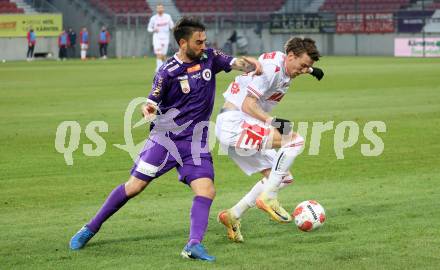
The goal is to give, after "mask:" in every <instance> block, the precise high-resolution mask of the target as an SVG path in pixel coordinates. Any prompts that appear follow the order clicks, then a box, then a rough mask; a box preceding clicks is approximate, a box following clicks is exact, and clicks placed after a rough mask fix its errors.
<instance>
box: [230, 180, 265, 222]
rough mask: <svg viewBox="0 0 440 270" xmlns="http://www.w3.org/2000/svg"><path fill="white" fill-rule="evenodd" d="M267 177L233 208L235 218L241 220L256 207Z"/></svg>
mask: <svg viewBox="0 0 440 270" xmlns="http://www.w3.org/2000/svg"><path fill="white" fill-rule="evenodd" d="M265 181H266V177H264V178H263V179H261V180H260V181H258V182H257V183H256V184H255V185H254V186H253V187H252V189H251V190H250V191H249V192H248V193H247V194H246V195H244V197H243V198H241V200H240V201H239V202H238V203H237V204H236V205H234V206H233V207H232V208H231V211H232V214H233V215H234V217H235V218H240V217H241V216H242V215H243V214H244V213H245V212H246V211H247V210H248V209H249V208H252V207H254V206H255V200H256V199H257V197H258V196H259V195H260V193H261V192H262V191H263V189H264V182H265Z"/></svg>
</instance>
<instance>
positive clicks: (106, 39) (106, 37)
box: [98, 26, 110, 59]
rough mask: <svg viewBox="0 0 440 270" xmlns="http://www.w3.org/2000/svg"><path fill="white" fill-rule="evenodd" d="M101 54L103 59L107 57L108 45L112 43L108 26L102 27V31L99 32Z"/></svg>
mask: <svg viewBox="0 0 440 270" xmlns="http://www.w3.org/2000/svg"><path fill="white" fill-rule="evenodd" d="M98 43H99V55H100V56H101V59H107V47H108V44H109V43H110V33H109V32H108V31H107V28H106V27H105V26H103V27H102V28H101V32H100V33H99V41H98Z"/></svg>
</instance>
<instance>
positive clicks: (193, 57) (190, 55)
mask: <svg viewBox="0 0 440 270" xmlns="http://www.w3.org/2000/svg"><path fill="white" fill-rule="evenodd" d="M202 54H203V50H202V51H201V52H200V53H198V54H197V53H196V52H195V51H193V50H192V49H191V48H188V49H187V50H186V57H188V58H189V59H191V60H192V61H195V60H198V59H200V57H202Z"/></svg>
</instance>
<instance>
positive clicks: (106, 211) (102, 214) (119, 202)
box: [87, 184, 130, 233]
mask: <svg viewBox="0 0 440 270" xmlns="http://www.w3.org/2000/svg"><path fill="white" fill-rule="evenodd" d="M129 199H130V198H128V197H127V194H126V193H125V184H122V185H120V186H118V187H116V188H115V189H113V191H112V192H111V193H110V195H108V197H107V200H106V201H105V202H104V204H103V205H102V207H101V209H100V210H99V211H98V213H97V214H96V215H95V217H94V218H92V219H91V220H90V222H89V224H87V227H88V228H89V229H90V230H91V231H92V232H94V233H97V232H98V231H99V229H100V228H101V225H102V224H103V223H104V222H105V221H106V220H107V219H108V218H109V217H111V216H112V215H113V214H114V213H116V212H117V211H118V210H119V209H120V208H121V207H122V206H124V204H125V203H126V202H127V201H128V200H129Z"/></svg>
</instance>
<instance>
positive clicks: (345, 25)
mask: <svg viewBox="0 0 440 270" xmlns="http://www.w3.org/2000/svg"><path fill="white" fill-rule="evenodd" d="M393 32H394V20H393V13H339V14H337V16H336V33H340V34H342V33H393Z"/></svg>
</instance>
